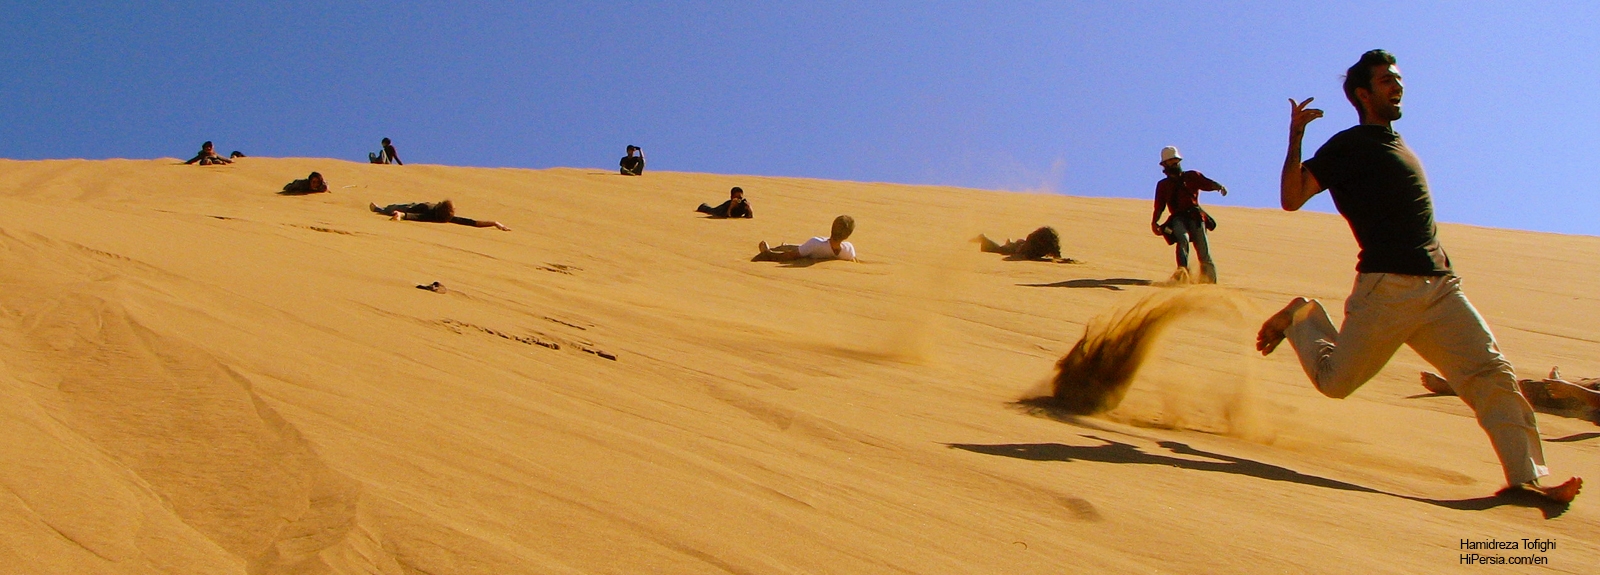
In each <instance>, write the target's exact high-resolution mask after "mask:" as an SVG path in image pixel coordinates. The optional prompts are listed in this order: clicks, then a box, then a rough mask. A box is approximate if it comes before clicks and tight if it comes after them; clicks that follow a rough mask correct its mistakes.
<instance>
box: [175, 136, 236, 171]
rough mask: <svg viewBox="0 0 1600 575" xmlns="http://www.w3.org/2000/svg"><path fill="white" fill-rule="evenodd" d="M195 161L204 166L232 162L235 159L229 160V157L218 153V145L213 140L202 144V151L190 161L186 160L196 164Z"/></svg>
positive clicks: (188, 162)
mask: <svg viewBox="0 0 1600 575" xmlns="http://www.w3.org/2000/svg"><path fill="white" fill-rule="evenodd" d="M195 163H198V164H200V165H202V166H210V165H214V164H215V165H220V164H232V163H233V160H229V159H227V158H224V157H222V156H219V155H217V148H216V146H213V145H211V142H206V143H204V144H200V153H199V154H196V155H195V157H193V158H190V159H189V161H187V162H184V164H195Z"/></svg>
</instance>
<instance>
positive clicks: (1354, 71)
mask: <svg viewBox="0 0 1600 575" xmlns="http://www.w3.org/2000/svg"><path fill="white" fill-rule="evenodd" d="M1393 65H1394V54H1390V53H1388V52H1385V51H1383V50H1367V53H1365V54H1362V55H1361V59H1360V60H1357V61H1356V63H1355V65H1354V66H1351V67H1350V69H1349V70H1345V72H1344V97H1345V99H1347V100H1350V105H1351V106H1355V107H1356V116H1358V117H1359V118H1360V119H1361V121H1363V122H1365V121H1366V120H1367V111H1366V110H1364V109H1362V108H1361V100H1357V99H1356V88H1366V89H1367V91H1368V92H1371V91H1372V68H1373V67H1375V66H1393Z"/></svg>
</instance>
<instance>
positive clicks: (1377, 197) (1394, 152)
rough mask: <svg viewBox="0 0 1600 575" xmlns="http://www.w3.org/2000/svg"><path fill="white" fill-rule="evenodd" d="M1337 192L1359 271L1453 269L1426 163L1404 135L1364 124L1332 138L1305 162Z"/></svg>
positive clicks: (1443, 271) (1336, 202)
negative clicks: (1436, 221)
mask: <svg viewBox="0 0 1600 575" xmlns="http://www.w3.org/2000/svg"><path fill="white" fill-rule="evenodd" d="M1303 165H1304V166H1305V167H1306V169H1307V170H1310V171H1311V175H1313V176H1316V178H1317V183H1320V184H1322V185H1323V186H1324V187H1326V188H1328V190H1329V191H1330V192H1331V193H1332V195H1333V205H1334V206H1336V207H1338V208H1339V214H1340V215H1343V216H1344V219H1345V220H1346V221H1348V222H1349V223H1350V231H1351V232H1352V233H1354V234H1355V236H1356V244H1358V245H1360V246H1361V254H1360V256H1358V261H1357V263H1356V271H1358V272H1362V273H1393V274H1407V275H1419V276H1438V275H1445V274H1448V273H1451V272H1450V258H1449V256H1447V255H1445V253H1444V248H1443V247H1442V246H1440V245H1439V237H1438V228H1437V226H1435V225H1434V221H1433V198H1432V197H1431V196H1430V195H1429V193H1428V177H1427V176H1426V175H1425V174H1423V172H1422V161H1421V160H1419V159H1417V155H1416V154H1413V153H1411V148H1408V147H1406V142H1405V140H1403V139H1401V138H1400V134H1398V133H1395V131H1394V130H1392V129H1389V128H1387V127H1384V126H1373V125H1366V124H1363V125H1359V126H1355V127H1353V128H1350V129H1348V130H1345V131H1343V132H1339V133H1338V134H1334V136H1333V137H1332V138H1329V139H1328V142H1327V143H1326V144H1323V145H1322V148H1320V149H1318V150H1317V154H1316V156H1314V157H1312V158H1311V159H1309V160H1306V161H1305V163H1304V164H1303Z"/></svg>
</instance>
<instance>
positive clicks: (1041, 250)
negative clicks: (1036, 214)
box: [1017, 226, 1061, 260]
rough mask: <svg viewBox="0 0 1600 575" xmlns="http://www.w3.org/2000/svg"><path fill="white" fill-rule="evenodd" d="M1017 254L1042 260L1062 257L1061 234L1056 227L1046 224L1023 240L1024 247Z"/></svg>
mask: <svg viewBox="0 0 1600 575" xmlns="http://www.w3.org/2000/svg"><path fill="white" fill-rule="evenodd" d="M1017 255H1020V256H1022V257H1024V258H1027V259H1030V260H1042V259H1047V258H1059V257H1061V236H1060V235H1058V234H1056V230H1055V228H1052V227H1049V226H1045V227H1042V228H1039V229H1037V230H1033V233H1031V234H1028V238H1027V239H1025V240H1022V249H1021V250H1018V252H1017Z"/></svg>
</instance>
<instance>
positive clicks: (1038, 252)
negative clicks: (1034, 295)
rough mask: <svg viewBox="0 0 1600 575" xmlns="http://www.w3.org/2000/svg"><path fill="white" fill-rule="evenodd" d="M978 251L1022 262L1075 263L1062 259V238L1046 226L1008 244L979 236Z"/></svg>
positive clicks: (1007, 242)
mask: <svg viewBox="0 0 1600 575" xmlns="http://www.w3.org/2000/svg"><path fill="white" fill-rule="evenodd" d="M977 241H978V251H981V252H985V253H991V254H1001V255H1007V256H1012V259H1022V260H1048V261H1065V262H1073V261H1075V260H1072V259H1070V258H1062V257H1061V236H1060V235H1059V234H1057V233H1056V230H1055V228H1052V227H1049V226H1045V227H1042V228H1039V229H1037V230H1033V233H1030V234H1028V237H1026V238H1023V239H1020V240H1007V241H1006V243H1003V244H1002V243H997V242H995V241H994V240H991V239H989V236H986V235H982V234H979V235H978V240H977Z"/></svg>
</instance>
